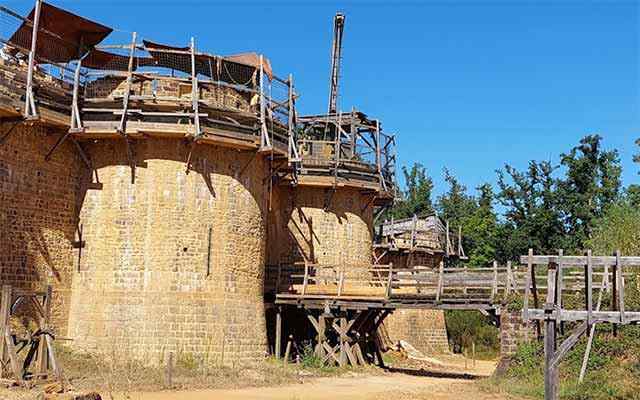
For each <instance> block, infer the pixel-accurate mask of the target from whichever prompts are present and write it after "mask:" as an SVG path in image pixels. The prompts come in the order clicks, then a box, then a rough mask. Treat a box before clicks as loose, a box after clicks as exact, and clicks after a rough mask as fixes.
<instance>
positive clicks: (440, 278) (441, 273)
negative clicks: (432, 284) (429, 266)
mask: <svg viewBox="0 0 640 400" xmlns="http://www.w3.org/2000/svg"><path fill="white" fill-rule="evenodd" d="M443 286H444V260H440V264H439V265H438V288H437V289H436V303H440V301H441V300H442V292H443V290H444V288H443Z"/></svg>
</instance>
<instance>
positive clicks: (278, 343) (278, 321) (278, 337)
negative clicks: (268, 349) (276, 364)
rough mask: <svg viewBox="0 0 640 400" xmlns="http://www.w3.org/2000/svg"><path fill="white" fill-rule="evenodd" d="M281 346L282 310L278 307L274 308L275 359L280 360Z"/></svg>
mask: <svg viewBox="0 0 640 400" xmlns="http://www.w3.org/2000/svg"><path fill="white" fill-rule="evenodd" d="M281 346H282V308H281V307H280V306H278V307H277V308H276V345H275V353H276V358H280V355H281V354H282V352H281V348H280V347H281Z"/></svg>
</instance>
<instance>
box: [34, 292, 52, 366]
mask: <svg viewBox="0 0 640 400" xmlns="http://www.w3.org/2000/svg"><path fill="white" fill-rule="evenodd" d="M52 296H53V289H52V287H51V285H49V286H47V294H46V297H45V299H44V307H43V311H44V315H42V316H41V318H40V329H46V328H48V327H49V323H50V319H51V304H52ZM45 336H46V335H43V336H40V343H38V359H37V369H38V372H39V373H41V374H44V373H46V372H47V369H48V368H47V367H48V364H47V363H48V360H49V357H48V348H47V344H46V340H45Z"/></svg>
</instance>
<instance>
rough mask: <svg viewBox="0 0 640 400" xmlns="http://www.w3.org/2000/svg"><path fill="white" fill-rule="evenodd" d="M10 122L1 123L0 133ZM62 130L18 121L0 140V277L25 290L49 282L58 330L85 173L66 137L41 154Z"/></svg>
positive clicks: (66, 295)
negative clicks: (61, 142)
mask: <svg viewBox="0 0 640 400" xmlns="http://www.w3.org/2000/svg"><path fill="white" fill-rule="evenodd" d="M12 125H13V123H4V124H1V125H0V137H1V136H4V135H5V133H7V132H8V131H9V129H11V127H12ZM62 134H63V133H62V132H53V131H51V129H50V128H46V127H43V126H39V125H34V126H30V125H26V124H23V123H21V124H19V125H16V127H15V129H14V130H13V131H12V133H11V134H10V135H9V136H8V138H7V140H6V141H5V142H4V143H2V144H0V283H2V284H9V285H12V286H15V287H19V288H23V289H28V290H41V289H43V288H44V287H45V286H46V285H47V284H51V285H52V286H53V288H54V293H55V296H54V305H53V322H54V325H55V326H56V327H57V328H58V331H59V332H64V331H65V330H66V326H67V317H68V310H69V298H70V289H71V276H72V275H73V273H74V270H75V268H76V264H75V262H74V261H75V259H74V249H73V248H72V241H73V240H74V235H75V231H76V215H77V211H78V206H77V203H76V199H77V196H78V194H79V192H80V191H81V189H80V187H79V185H78V182H79V177H80V175H81V174H83V173H86V174H88V172H87V171H86V169H84V164H81V162H80V161H79V159H78V156H77V154H76V149H75V148H74V146H73V144H72V143H71V142H70V141H67V142H65V143H63V144H62V145H61V146H60V147H58V149H57V150H56V151H55V153H53V155H52V158H51V160H50V161H48V162H47V161H45V160H44V156H45V155H46V154H47V152H48V151H49V149H51V148H52V146H53V145H54V144H55V142H56V141H57V140H58V138H59V137H60V135H62Z"/></svg>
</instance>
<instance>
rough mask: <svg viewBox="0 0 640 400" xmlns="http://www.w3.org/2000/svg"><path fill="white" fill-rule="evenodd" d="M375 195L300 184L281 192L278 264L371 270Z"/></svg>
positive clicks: (272, 242)
mask: <svg viewBox="0 0 640 400" xmlns="http://www.w3.org/2000/svg"><path fill="white" fill-rule="evenodd" d="M370 198H371V196H370V195H363V194H361V193H360V191H359V190H358V188H349V187H345V188H340V189H339V190H336V191H333V189H332V188H322V187H314V186H304V185H298V186H296V187H293V188H292V187H281V188H279V190H278V208H277V213H278V215H277V217H276V221H274V224H273V225H274V227H276V233H275V237H272V238H270V239H271V240H270V245H271V246H276V248H277V250H276V253H277V254H278V256H277V259H278V260H279V261H280V262H282V263H285V264H286V263H291V262H296V261H305V260H306V261H308V262H309V263H314V264H319V265H325V266H340V267H345V268H347V269H348V270H351V269H354V268H368V267H369V266H370V265H371V249H372V224H373V210H372V207H365V205H366V204H367V201H369V199H370Z"/></svg>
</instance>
